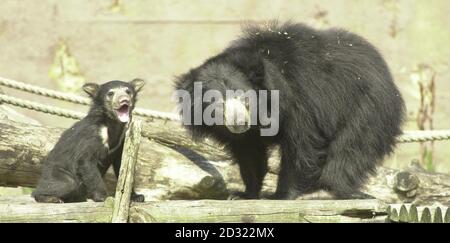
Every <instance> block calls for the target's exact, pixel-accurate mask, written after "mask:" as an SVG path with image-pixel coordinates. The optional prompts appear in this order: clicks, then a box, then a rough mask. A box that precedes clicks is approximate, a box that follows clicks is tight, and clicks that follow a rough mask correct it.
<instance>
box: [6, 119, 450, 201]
mask: <svg viewBox="0 0 450 243" xmlns="http://www.w3.org/2000/svg"><path fill="white" fill-rule="evenodd" d="M62 131H63V129H60V128H52V127H43V126H36V125H30V124H23V123H17V122H12V121H11V120H8V119H5V118H1V116H0V186H13V187H15V186H26V187H34V186H35V185H36V183H37V180H38V178H39V176H40V168H41V162H42V160H43V158H44V157H45V155H46V154H47V153H48V152H49V151H50V149H51V148H52V147H53V145H54V144H55V142H56V141H57V139H58V138H59V135H60V134H61V132H62ZM143 136H144V138H143V139H142V140H141V146H140V151H139V156H138V161H137V165H136V174H135V187H136V188H137V191H138V192H139V193H143V194H144V195H145V196H146V199H147V200H164V199H171V200H176V199H225V198H226V197H227V196H228V195H229V192H230V191H234V190H242V189H243V184H242V181H241V178H240V175H239V171H238V168H237V166H236V165H233V164H232V162H231V160H230V158H229V156H228V155H227V154H226V153H224V152H223V150H221V147H220V146H217V145H215V144H212V143H210V142H208V141H207V142H206V143H193V142H192V140H190V137H189V135H188V134H186V133H185V131H184V130H183V129H182V128H181V127H180V126H179V125H178V124H174V123H170V122H169V123H167V124H165V123H161V122H158V121H151V122H147V123H146V124H145V126H144V128H143ZM277 158H278V156H277V155H276V151H275V153H274V156H272V158H271V159H270V162H269V163H270V168H269V173H268V175H267V176H266V178H265V180H264V187H263V191H264V192H273V191H274V189H275V186H276V180H277V175H276V173H277V164H278V163H277V161H278V159H277ZM105 180H106V182H107V185H108V188H109V189H110V192H111V193H113V192H114V189H115V183H116V180H115V177H114V176H113V174H112V172H111V171H110V172H108V173H107V175H106V176H105ZM365 192H367V193H369V194H371V195H373V196H375V197H377V198H379V199H381V200H383V201H384V202H387V203H402V202H411V203H418V204H425V205H426V204H433V203H434V202H440V203H442V204H449V202H450V175H446V174H437V173H428V172H426V171H424V170H422V169H421V168H420V167H418V166H416V165H414V166H411V167H409V168H407V169H406V170H405V171H403V173H400V174H399V171H396V170H392V169H388V168H384V167H380V168H379V170H378V174H377V175H376V176H375V177H373V178H371V180H370V181H369V183H368V185H367V188H366V190H365ZM304 198H308V199H323V198H329V195H326V194H324V193H316V194H312V195H308V196H305V197H304Z"/></svg>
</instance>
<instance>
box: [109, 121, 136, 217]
mask: <svg viewBox="0 0 450 243" xmlns="http://www.w3.org/2000/svg"><path fill="white" fill-rule="evenodd" d="M141 132H142V121H141V120H139V119H136V120H133V121H131V123H130V126H129V129H128V130H127V131H126V135H125V142H124V148H123V153H122V164H121V167H120V173H119V179H118V181H117V186H116V194H115V200H114V210H113V215H112V222H113V223H126V222H127V221H128V212H129V208H130V197H131V192H132V191H133V184H134V171H135V167H136V162H137V158H138V153H139V145H140V144H141Z"/></svg>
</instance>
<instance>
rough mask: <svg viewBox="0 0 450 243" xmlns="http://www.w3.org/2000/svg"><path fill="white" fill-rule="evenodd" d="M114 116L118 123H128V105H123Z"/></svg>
mask: <svg viewBox="0 0 450 243" xmlns="http://www.w3.org/2000/svg"><path fill="white" fill-rule="evenodd" d="M115 111H116V115H117V118H118V119H119V121H121V122H128V121H130V105H128V104H123V105H121V106H120V107H119V108H117V109H116V110H115Z"/></svg>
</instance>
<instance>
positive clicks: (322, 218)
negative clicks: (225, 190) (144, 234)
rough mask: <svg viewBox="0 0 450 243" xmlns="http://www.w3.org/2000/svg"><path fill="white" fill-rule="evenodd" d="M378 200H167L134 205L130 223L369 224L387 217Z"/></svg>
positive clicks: (131, 210) (384, 208) (383, 205)
mask: <svg viewBox="0 0 450 243" xmlns="http://www.w3.org/2000/svg"><path fill="white" fill-rule="evenodd" d="M386 208H387V205H385V204H384V203H382V202H380V201H378V200H340V201H336V200H297V201H295V200H294V201H272V200H247V201H221V200H200V201H164V202H148V203H145V204H135V205H132V208H131V209H130V219H129V221H130V222H177V223H187V222H189V223H206V222H226V223H233V222H247V223H249V222H265V223H286V222H365V221H369V220H370V219H374V221H375V219H377V220H378V222H379V221H380V218H377V217H378V216H383V215H386V213H385V211H386ZM383 220H384V218H383Z"/></svg>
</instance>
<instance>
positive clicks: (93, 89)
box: [83, 83, 100, 98]
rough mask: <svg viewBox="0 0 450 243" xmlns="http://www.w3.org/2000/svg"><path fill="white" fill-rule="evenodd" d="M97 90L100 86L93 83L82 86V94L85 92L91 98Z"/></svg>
mask: <svg viewBox="0 0 450 243" xmlns="http://www.w3.org/2000/svg"><path fill="white" fill-rule="evenodd" d="M99 88H100V86H99V85H98V84H94V83H87V84H85V85H83V90H84V92H86V93H87V94H88V95H89V96H90V97H91V98H94V97H95V96H96V95H97V92H98V89H99Z"/></svg>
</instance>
